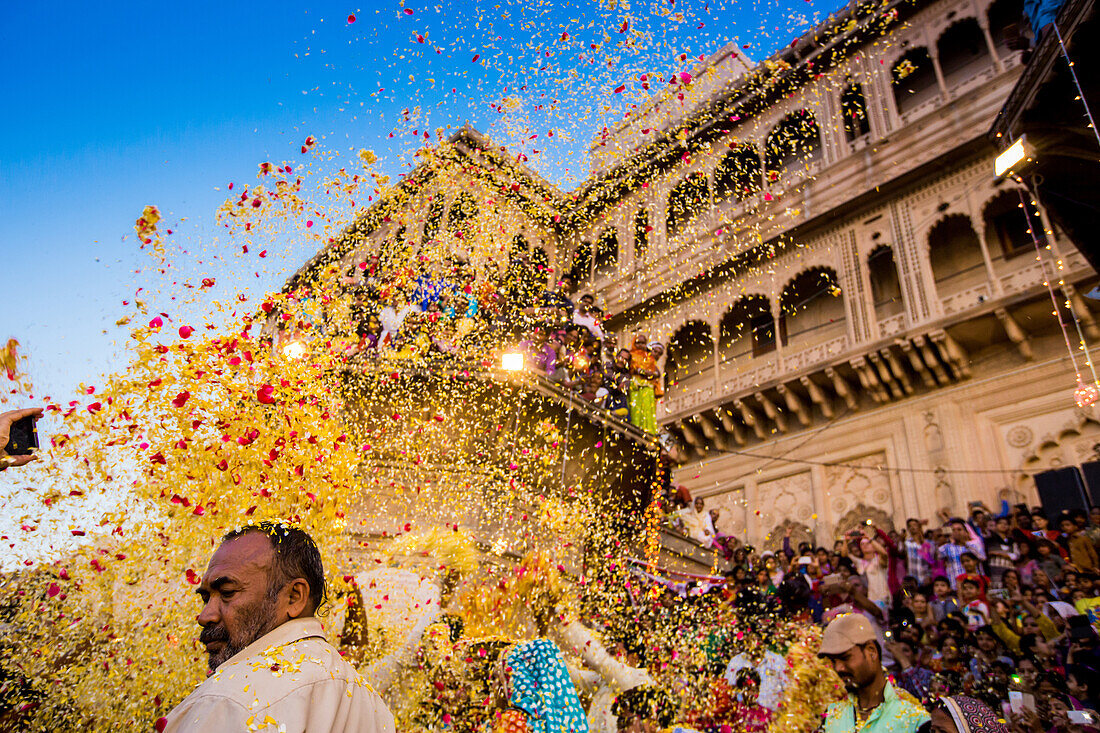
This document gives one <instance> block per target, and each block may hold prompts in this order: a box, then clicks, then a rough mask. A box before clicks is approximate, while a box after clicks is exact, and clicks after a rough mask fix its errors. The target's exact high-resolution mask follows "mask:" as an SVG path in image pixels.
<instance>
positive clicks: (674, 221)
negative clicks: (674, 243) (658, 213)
mask: <svg viewBox="0 0 1100 733" xmlns="http://www.w3.org/2000/svg"><path fill="white" fill-rule="evenodd" d="M709 203H710V186H709V185H708V184H707V177H706V176H704V175H703V174H702V173H692V174H691V175H689V176H688V177H687V178H685V179H684V180H682V181H680V182H679V183H677V184H676V186H675V187H674V188H673V189H672V192H671V193H670V194H669V195H668V214H667V218H666V219H665V226H666V227H667V228H668V236H670V237H672V236H675V235H676V234H678V233H679V231H680V230H681V229H682V228H683V227H684V225H685V224H687V223H688V222H690V221H691V220H692V219H694V218H695V217H697V216H698V215H699V214H700V213H701V212H702V211H703V209H704V208H706V206H707V204H709Z"/></svg>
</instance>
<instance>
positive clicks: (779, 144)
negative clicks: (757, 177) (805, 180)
mask: <svg viewBox="0 0 1100 733" xmlns="http://www.w3.org/2000/svg"><path fill="white" fill-rule="evenodd" d="M819 157H821V129H820V128H819V127H818V124H817V118H815V117H814V114H813V112H810V111H809V110H805V109H800V110H798V111H796V112H792V113H790V114H789V115H787V116H786V117H784V118H783V119H782V120H780V122H779V124H777V125H776V126H775V127H774V128H772V131H771V132H770V133H768V137H767V141H766V142H765V144H764V171H765V174H766V175H767V178H768V180H769V181H776V180H778V179H779V178H780V176H782V175H783V174H784V173H785V172H788V171H798V170H802V169H805V168H808V167H809V166H810V165H811V164H812V163H814V162H815V161H816V160H817V159H818V158H819Z"/></svg>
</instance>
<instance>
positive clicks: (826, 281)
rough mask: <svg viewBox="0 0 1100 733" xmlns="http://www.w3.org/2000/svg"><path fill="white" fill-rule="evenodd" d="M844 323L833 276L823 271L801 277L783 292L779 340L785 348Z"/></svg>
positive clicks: (804, 273)
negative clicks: (815, 333) (785, 345)
mask: <svg viewBox="0 0 1100 733" xmlns="http://www.w3.org/2000/svg"><path fill="white" fill-rule="evenodd" d="M843 322H844V299H843V298H842V297H841V292H840V285H839V284H838V282H837V278H836V273H835V272H833V271H832V270H831V269H829V268H826V267H821V268H814V269H812V270H806V271H805V272H803V273H801V274H800V275H799V276H798V277H796V278H795V279H794V280H791V281H790V282H789V283H787V287H785V288H783V295H782V298H781V299H780V301H779V337H780V338H781V339H782V340H783V343H784V344H787V343H791V342H794V341H795V340H796V339H798V338H799V337H800V336H805V337H806V338H809V334H810V333H811V332H817V331H821V332H823V333H824V332H825V330H826V329H828V327H830V326H833V325H835V324H839V323H843Z"/></svg>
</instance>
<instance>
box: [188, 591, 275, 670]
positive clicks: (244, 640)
mask: <svg viewBox="0 0 1100 733" xmlns="http://www.w3.org/2000/svg"><path fill="white" fill-rule="evenodd" d="M238 615H239V616H240V617H241V618H242V619H243V623H242V625H241V627H240V629H239V630H238V632H237V633H236V634H230V633H229V630H228V629H226V628H225V626H222V625H221V624H211V625H210V626H204V627H203V629H202V633H201V634H199V642H201V643H203V644H209V643H211V642H214V641H220V642H223V644H222V647H221V649H219V650H218V651H217V652H207V654H208V656H209V657H210V669H212V670H213V669H217V668H218V667H220V666H221V665H222V664H224V663H225V662H226V661H228V660H229V658H230V657H233V656H234V655H236V654H237V653H238V652H240V651H241V650H242V649H244V648H245V647H247V646H248V645H249V644H251V643H252V642H254V641H256V640H257V639H259V638H260V637H261V636H263V635H264V634H266V633H267V632H268V631H270V630H271V628H272V627H273V626H274V622H275V599H274V598H272V597H270V594H267V595H265V596H264V597H263V598H262V599H260V600H258V601H256V602H255V603H253V604H252V605H251V606H247V607H245V608H242V609H241V610H240V611H238Z"/></svg>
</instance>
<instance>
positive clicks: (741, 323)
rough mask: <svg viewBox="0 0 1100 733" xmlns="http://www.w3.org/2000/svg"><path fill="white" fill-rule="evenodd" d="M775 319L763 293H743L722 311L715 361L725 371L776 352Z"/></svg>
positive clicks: (724, 372) (736, 369) (741, 367)
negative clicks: (743, 295) (726, 309)
mask: <svg viewBox="0 0 1100 733" xmlns="http://www.w3.org/2000/svg"><path fill="white" fill-rule="evenodd" d="M775 340H776V333H775V319H774V318H773V317H772V308H771V301H769V300H768V298H767V297H766V296H764V295H746V296H745V297H743V298H741V299H740V300H738V301H737V302H736V303H734V304H733V306H732V307H731V308H730V309H729V310H728V311H726V312H725V314H724V315H723V316H722V320H721V322H720V323H719V326H718V360H719V363H720V367H721V371H722V373H723V375H724V374H726V373H727V372H730V371H738V370H740V369H743V368H745V366H746V362H748V361H749V360H751V359H755V358H759V357H763V356H766V355H767V354H770V353H772V352H774V351H775Z"/></svg>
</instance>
